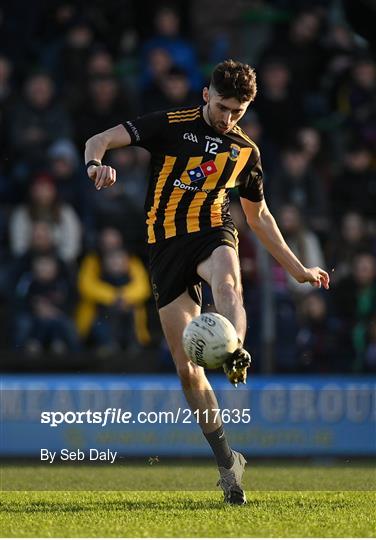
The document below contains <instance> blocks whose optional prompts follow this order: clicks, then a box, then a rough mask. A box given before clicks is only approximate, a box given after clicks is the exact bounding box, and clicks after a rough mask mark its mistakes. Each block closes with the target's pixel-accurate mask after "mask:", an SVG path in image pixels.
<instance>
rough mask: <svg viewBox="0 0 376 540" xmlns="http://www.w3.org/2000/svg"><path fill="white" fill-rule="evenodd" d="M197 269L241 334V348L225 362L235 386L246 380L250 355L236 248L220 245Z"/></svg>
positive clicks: (239, 336) (219, 309) (225, 369)
mask: <svg viewBox="0 0 376 540" xmlns="http://www.w3.org/2000/svg"><path fill="white" fill-rule="evenodd" d="M197 273H198V275H199V276H200V277H202V278H203V279H204V280H205V281H206V282H207V283H208V284H209V285H210V287H211V290H212V293H213V298H214V304H215V307H216V309H217V311H218V313H220V314H221V315H223V316H224V317H226V318H227V319H229V321H231V322H232V324H233V325H234V327H235V329H236V331H237V334H238V338H239V348H238V349H237V350H236V351H235V352H234V353H233V354H232V355H231V356H230V357H229V358H228V359H227V361H226V363H225V364H224V366H223V368H224V371H225V373H226V375H227V377H228V379H229V380H230V382H231V383H232V384H234V385H235V386H236V385H237V384H238V383H239V382H242V383H245V382H246V379H247V368H248V367H249V365H250V363H251V356H250V354H249V353H248V352H247V351H246V350H245V349H243V342H244V337H245V333H246V329H247V318H246V313H245V309H244V307H243V295H242V286H241V277H240V266H239V259H238V255H237V253H236V251H235V249H233V248H231V247H228V246H219V247H217V248H216V249H215V250H214V251H213V252H212V254H211V255H210V257H208V258H207V259H205V260H204V261H203V262H201V263H200V264H199V265H198V267H197Z"/></svg>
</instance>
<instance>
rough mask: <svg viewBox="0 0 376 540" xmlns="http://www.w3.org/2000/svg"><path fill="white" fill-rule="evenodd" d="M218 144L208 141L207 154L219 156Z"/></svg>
mask: <svg viewBox="0 0 376 540" xmlns="http://www.w3.org/2000/svg"><path fill="white" fill-rule="evenodd" d="M217 150H218V144H217V143H215V142H211V141H206V146H205V152H207V153H208V154H214V155H216V154H217Z"/></svg>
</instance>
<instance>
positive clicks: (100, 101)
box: [73, 75, 130, 149]
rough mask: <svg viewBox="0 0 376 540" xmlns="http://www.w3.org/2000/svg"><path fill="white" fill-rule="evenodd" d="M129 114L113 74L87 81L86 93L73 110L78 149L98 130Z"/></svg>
mask: <svg viewBox="0 0 376 540" xmlns="http://www.w3.org/2000/svg"><path fill="white" fill-rule="evenodd" d="M129 114H130V109H129V103H128V100H127V99H126V97H125V95H124V93H123V92H122V89H121V87H120V84H119V81H118V80H117V79H116V78H115V77H114V76H113V75H103V76H95V77H93V78H91V79H89V81H88V87H87V95H86V96H84V98H83V99H82V100H81V102H80V104H79V105H78V107H77V108H76V109H75V110H74V111H73V118H74V127H75V139H76V143H77V146H78V147H79V148H80V149H83V148H84V147H85V142H86V140H87V139H88V138H89V137H91V136H92V135H93V134H94V133H96V132H97V131H98V130H103V131H104V130H106V129H108V128H109V127H110V126H113V125H115V124H118V123H119V119H120V121H121V119H122V118H127V116H128V115H129Z"/></svg>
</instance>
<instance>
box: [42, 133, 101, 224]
mask: <svg viewBox="0 0 376 540" xmlns="http://www.w3.org/2000/svg"><path fill="white" fill-rule="evenodd" d="M47 157H48V160H49V167H48V170H49V173H50V174H51V176H52V178H53V179H54V182H55V186H56V189H57V196H58V199H59V200H60V201H64V203H65V204H68V205H70V206H71V207H72V208H73V209H74V211H75V212H76V213H77V215H78V216H79V218H80V220H81V222H82V223H83V224H84V226H87V227H90V226H91V225H92V223H91V219H90V218H91V211H92V204H91V199H92V191H91V190H90V185H89V184H88V182H87V178H86V174H85V170H84V169H83V167H82V164H81V163H80V161H79V158H78V153H77V149H76V147H75V146H74V144H73V143H72V141H70V140H69V139H59V140H57V141H56V142H54V143H53V144H52V145H51V146H50V147H49V149H48V152H47Z"/></svg>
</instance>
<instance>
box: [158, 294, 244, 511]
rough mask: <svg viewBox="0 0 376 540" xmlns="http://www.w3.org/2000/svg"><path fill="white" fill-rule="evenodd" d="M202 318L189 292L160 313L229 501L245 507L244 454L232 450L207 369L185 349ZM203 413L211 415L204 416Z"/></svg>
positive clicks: (189, 400) (192, 407)
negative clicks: (191, 326) (193, 324)
mask: <svg viewBox="0 0 376 540" xmlns="http://www.w3.org/2000/svg"><path fill="white" fill-rule="evenodd" d="M199 314H200V307H199V306H198V305H197V304H196V303H195V302H194V300H192V298H191V297H190V296H189V294H188V292H184V293H183V294H181V295H180V296H179V297H178V298H176V299H175V300H173V301H172V302H170V303H169V304H168V305H166V306H164V307H162V308H161V309H160V310H159V316H160V320H161V324H162V328H163V331H164V334H165V337H166V340H167V344H168V346H169V349H170V351H171V354H172V357H173V359H174V362H175V365H176V370H177V373H178V375H179V378H180V381H181V384H182V388H183V391H184V394H185V397H186V399H187V401H188V404H189V406H190V408H191V410H193V411H196V410H199V411H202V414H200V415H199V419H200V426H201V429H202V431H203V434H204V436H205V437H206V439H207V441H208V442H209V444H210V446H211V448H212V450H213V453H214V455H215V458H216V460H217V464H218V469H219V471H220V475H221V478H220V485H221V487H222V489H223V491H224V494H225V501H226V502H229V503H232V504H244V503H245V502H246V498H245V494H244V491H243V489H242V487H241V478H242V475H243V470H244V466H245V460H244V458H243V456H241V454H238V453H237V452H234V451H233V450H231V448H230V447H229V445H228V442H227V439H226V435H225V433H224V429H223V425H222V422H221V418H220V415H216V413H215V411H216V410H218V408H219V407H218V402H217V398H216V396H215V394H214V391H213V389H212V387H211V385H210V383H209V381H208V380H207V378H206V375H205V372H204V370H203V368H201V367H199V366H197V365H196V364H193V362H191V361H190V360H189V359H188V357H187V356H186V354H185V352H184V349H183V345H182V334H183V330H184V328H185V326H186V325H187V324H188V323H189V322H190V321H191V320H192V319H193V318H194V317H196V316H197V315H199ZM203 411H208V412H205V413H203ZM215 416H217V418H215Z"/></svg>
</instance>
